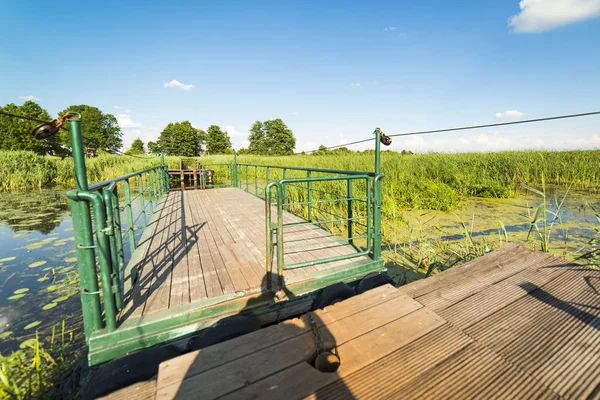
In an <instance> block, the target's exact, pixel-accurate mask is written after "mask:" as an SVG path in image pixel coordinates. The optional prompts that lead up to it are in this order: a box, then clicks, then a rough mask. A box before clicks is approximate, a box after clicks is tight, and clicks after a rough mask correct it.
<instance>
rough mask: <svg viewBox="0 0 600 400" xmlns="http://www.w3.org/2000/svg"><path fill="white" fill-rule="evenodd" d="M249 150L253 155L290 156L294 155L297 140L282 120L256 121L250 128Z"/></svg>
mask: <svg viewBox="0 0 600 400" xmlns="http://www.w3.org/2000/svg"><path fill="white" fill-rule="evenodd" d="M248 141H249V142H250V145H249V146H248V149H249V151H250V152H251V153H253V154H264V155H281V156H283V155H289V154H293V153H294V149H295V148H296V138H295V137H294V133H293V132H292V130H291V129H290V128H288V126H287V125H286V124H285V123H284V122H283V121H282V120H281V118H276V119H271V120H268V121H264V122H260V121H256V122H255V123H254V124H253V125H252V127H251V128H250V135H249V136H248Z"/></svg>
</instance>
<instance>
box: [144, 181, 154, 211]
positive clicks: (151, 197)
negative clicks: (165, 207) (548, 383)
mask: <svg viewBox="0 0 600 400" xmlns="http://www.w3.org/2000/svg"><path fill="white" fill-rule="evenodd" d="M151 178H152V177H151V175H150V172H149V171H148V172H146V186H147V187H148V194H149V199H148V200H150V203H149V204H150V215H152V214H154V205H153V204H152V201H153V200H154V192H153V191H152V188H153V186H152V179H151Z"/></svg>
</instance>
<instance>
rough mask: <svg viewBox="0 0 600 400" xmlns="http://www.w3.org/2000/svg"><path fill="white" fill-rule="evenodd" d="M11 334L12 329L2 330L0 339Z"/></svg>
mask: <svg viewBox="0 0 600 400" xmlns="http://www.w3.org/2000/svg"><path fill="white" fill-rule="evenodd" d="M12 334H13V333H12V331H6V332H2V333H0V339H6V338H7V337H9V336H10V335H12Z"/></svg>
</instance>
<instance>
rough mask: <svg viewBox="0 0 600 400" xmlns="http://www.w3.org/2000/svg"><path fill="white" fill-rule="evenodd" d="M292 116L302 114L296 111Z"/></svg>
mask: <svg viewBox="0 0 600 400" xmlns="http://www.w3.org/2000/svg"><path fill="white" fill-rule="evenodd" d="M292 115H300V113H299V112H298V111H294V112H293V113H292Z"/></svg>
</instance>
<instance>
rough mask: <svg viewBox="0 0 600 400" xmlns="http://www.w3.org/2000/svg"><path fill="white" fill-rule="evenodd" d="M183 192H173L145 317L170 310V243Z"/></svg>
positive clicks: (171, 268) (171, 267) (171, 264)
mask: <svg viewBox="0 0 600 400" xmlns="http://www.w3.org/2000/svg"><path fill="white" fill-rule="evenodd" d="M180 194H181V192H173V193H172V200H171V208H170V211H169V215H168V218H169V219H168V220H167V221H166V224H167V225H166V226H165V228H164V229H163V234H162V239H161V241H160V247H159V249H158V251H157V257H156V262H155V263H154V276H153V277H152V284H151V285H150V290H149V291H148V298H147V300H146V304H145V306H144V315H146V314H149V313H152V312H156V311H160V310H164V309H167V308H169V301H170V297H171V279H172V277H173V276H172V272H173V259H172V257H171V250H170V248H169V245H170V243H171V242H172V240H173V236H174V234H175V226H176V220H175V219H176V207H177V206H178V204H177V195H180Z"/></svg>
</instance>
